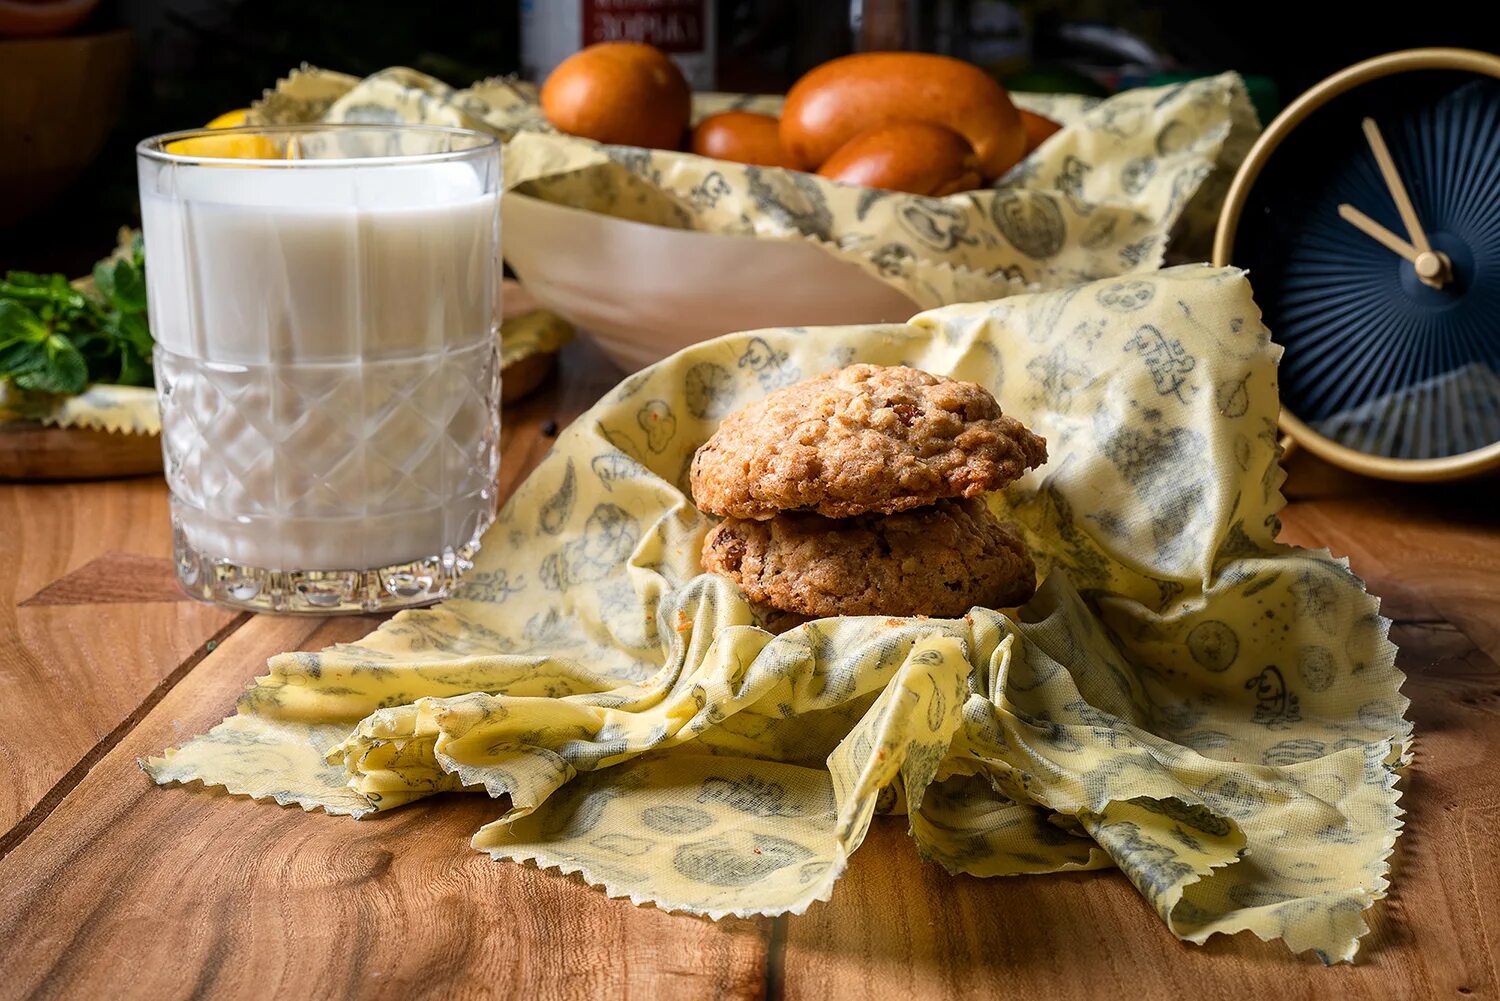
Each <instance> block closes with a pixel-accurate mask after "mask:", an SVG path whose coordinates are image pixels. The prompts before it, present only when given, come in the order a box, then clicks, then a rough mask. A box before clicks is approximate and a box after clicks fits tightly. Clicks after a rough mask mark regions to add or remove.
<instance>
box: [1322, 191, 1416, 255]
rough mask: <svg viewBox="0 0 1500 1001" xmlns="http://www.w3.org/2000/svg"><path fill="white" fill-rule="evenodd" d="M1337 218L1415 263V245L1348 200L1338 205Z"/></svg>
mask: <svg viewBox="0 0 1500 1001" xmlns="http://www.w3.org/2000/svg"><path fill="white" fill-rule="evenodd" d="M1339 218H1341V219H1343V220H1344V221H1345V222H1347V223H1349V224H1350V225H1352V226H1353V227H1354V228H1355V229H1357V230H1359V231H1360V232H1361V233H1363V234H1365V236H1368V237H1369V238H1370V239H1372V240H1374V241H1375V242H1377V243H1379V244H1381V245H1382V246H1385V247H1388V248H1390V249H1391V250H1394V251H1395V252H1396V253H1398V254H1400V255H1401V256H1402V257H1404V258H1406V259H1407V260H1408V261H1411V262H1412V263H1413V264H1415V263H1417V257H1418V251H1417V248H1416V247H1413V246H1412V245H1411V244H1409V243H1407V242H1406V241H1405V240H1403V239H1401V237H1399V236H1397V235H1396V234H1395V233H1392V232H1391V231H1390V230H1388V229H1386V228H1385V227H1384V226H1382V225H1380V223H1378V222H1376V221H1375V220H1374V219H1371V218H1370V217H1369V216H1367V215H1365V214H1364V213H1363V212H1361V211H1360V210H1359V209H1357V208H1355V207H1354V206H1353V205H1350V204H1349V203H1348V202H1345V203H1344V204H1342V205H1340V206H1339Z"/></svg>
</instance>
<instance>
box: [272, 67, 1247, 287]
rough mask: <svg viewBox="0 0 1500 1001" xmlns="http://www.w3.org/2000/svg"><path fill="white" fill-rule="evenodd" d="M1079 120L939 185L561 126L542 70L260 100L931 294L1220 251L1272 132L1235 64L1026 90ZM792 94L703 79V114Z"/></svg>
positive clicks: (516, 178)
mask: <svg viewBox="0 0 1500 1001" xmlns="http://www.w3.org/2000/svg"><path fill="white" fill-rule="evenodd" d="M1012 97H1013V99H1014V101H1015V103H1016V104H1017V106H1019V107H1022V108H1026V109H1028V110H1031V111H1036V112H1038V113H1040V114H1043V115H1047V116H1049V117H1051V118H1053V119H1054V120H1056V121H1058V122H1059V123H1061V124H1063V126H1064V128H1063V129H1062V131H1061V132H1059V133H1058V134H1056V135H1054V136H1053V137H1051V138H1050V139H1048V140H1047V142H1046V143H1044V144H1043V145H1042V146H1041V147H1040V148H1039V149H1037V150H1036V151H1034V152H1033V153H1032V154H1031V155H1030V156H1028V157H1027V158H1026V159H1025V160H1023V161H1022V162H1021V163H1020V164H1018V165H1017V166H1016V167H1015V168H1014V169H1013V170H1012V171H1011V172H1010V173H1009V174H1008V175H1007V176H1006V177H1005V178H1003V179H1001V181H1000V182H999V183H998V184H997V185H996V187H995V188H994V189H993V190H991V189H985V190H980V191H971V192H964V193H961V194H956V195H951V196H948V197H946V198H925V197H921V196H917V195H906V194H899V193H895V192H889V191H881V190H878V189H874V188H865V187H859V186H856V185H847V184H838V183H835V182H832V181H827V180H824V179H823V178H821V177H817V176H816V175H813V174H806V173H801V172H798V171H789V170H782V169H779V168H761V167H747V166H744V165H742V164H737V163H731V162H729V161H726V160H714V159H709V158H706V157H700V156H694V155H692V154H689V153H679V152H674V151H668V150H647V149H641V148H639V147H632V146H601V145H599V144H597V143H593V142H590V141H588V140H586V139H579V138H577V137H574V136H568V135H562V134H559V133H558V132H556V131H555V130H553V129H552V128H551V127H550V126H549V125H548V124H547V122H546V119H545V117H544V116H543V115H542V112H541V108H540V106H539V103H538V98H537V89H536V86H535V85H534V84H529V83H525V82H522V81H517V80H512V79H492V80H482V81H480V82H478V83H476V84H474V85H473V86H472V87H468V88H466V89H463V90H457V89H455V88H453V87H450V86H448V85H447V84H445V83H443V82H442V81H440V80H436V79H434V78H432V77H430V76H427V75H425V74H423V73H419V72H417V71H416V70H412V69H408V68H405V67H395V68H392V69H388V70H383V71H381V72H379V73H376V74H374V75H372V76H369V77H366V78H364V79H363V80H361V79H359V78H357V77H352V76H349V75H347V74H342V73H333V72H330V71H328V70H322V69H317V68H314V67H309V66H304V67H302V68H301V69H299V70H295V71H293V72H292V73H291V74H289V75H288V76H287V77H286V78H284V79H283V80H281V81H280V82H279V83H278V84H277V86H276V87H275V88H274V89H273V90H270V91H268V92H267V93H266V94H265V95H264V97H263V98H262V100H261V101H259V102H257V103H256V105H255V106H254V108H253V110H252V113H251V120H252V121H254V122H257V123H282V124H285V123H297V122H311V121H324V122H363V123H387V122H414V123H427V124H437V125H450V126H458V127H463V128H474V129H481V130H485V131H489V132H493V133H497V134H499V135H501V136H504V137H505V138H506V139H507V140H508V141H507V144H506V150H505V184H506V188H507V189H508V190H515V191H517V192H519V193H521V194H526V195H530V196H533V197H537V198H542V199H544V200H547V201H551V202H556V203H559V204H564V205H568V206H571V207H574V208H580V209H586V210H588V211H592V212H599V213H603V214H606V215H611V216H618V217H621V218H625V219H630V220H633V221H636V222H645V223H651V224H655V225H660V226H669V227H674V228H678V229H694V230H700V231H705V232H715V233H726V234H735V235H748V236H756V237H759V238H764V239H783V240H807V241H810V242H812V243H814V244H816V245H817V246H819V247H821V248H822V249H824V250H826V251H827V252H828V253H830V254H833V255H835V256H837V257H839V258H841V259H844V260H847V261H850V262H852V263H854V264H856V265H858V266H860V267H861V268H863V269H865V270H866V271H867V272H868V273H870V274H871V275H873V276H874V277H876V278H878V279H880V280H881V281H884V282H886V283H888V284H890V285H891V286H893V287H895V288H897V289H899V290H900V291H901V292H903V293H904V294H906V295H907V296H908V297H909V298H910V299H911V300H912V301H913V302H916V303H918V304H919V305H921V306H924V307H927V306H938V305H943V304H945V303H953V302H969V301H975V300H981V299H993V298H996V297H999V296H1003V295H1008V294H1011V293H1014V292H1020V291H1025V290H1027V289H1028V288H1060V287H1063V286H1067V285H1072V284H1077V283H1079V282H1085V281H1090V280H1093V279H1097V278H1103V277H1109V276H1113V275H1121V274H1131V273H1137V272H1146V271H1154V270H1156V269H1158V268H1159V267H1161V265H1162V262H1163V260H1164V259H1166V258H1167V255H1168V251H1169V249H1170V250H1171V252H1172V257H1173V258H1175V259H1177V260H1203V259H1206V258H1207V257H1208V256H1209V247H1210V243H1211V241H1212V237H1213V231H1214V227H1215V225H1216V223H1217V220H1218V213H1219V209H1220V207H1221V206H1222V205H1223V200H1224V194H1225V191H1226V190H1227V189H1228V185H1229V181H1230V179H1231V178H1232V177H1233V174H1234V171H1235V169H1236V168H1237V167H1238V166H1239V164H1240V162H1241V161H1242V160H1243V159H1244V157H1245V155H1246V153H1247V152H1248V151H1249V148H1250V146H1251V144H1252V143H1253V142H1254V140H1255V137H1256V134H1257V133H1258V131H1259V125H1258V123H1257V121H1256V118H1255V112H1254V109H1253V108H1252V107H1251V105H1250V100H1249V97H1248V96H1247V94H1246V91H1245V85H1244V82H1243V81H1242V80H1241V79H1240V78H1239V77H1238V76H1237V75H1236V74H1233V73H1225V74H1222V75H1220V76H1216V77H1206V78H1203V79H1200V80H1194V81H1190V82H1187V83H1179V84H1172V85H1170V86H1166V87H1155V88H1140V89H1136V90H1130V91H1126V92H1123V93H1121V94H1118V95H1115V96H1114V97H1111V98H1109V99H1107V100H1103V101H1098V100H1095V99H1092V98H1082V97H1076V96H1073V95H1048V94H1024V93H1016V94H1013V95H1012ZM781 102H782V99H781V98H779V97H774V96H767V95H751V94H721V93H700V94H695V95H694V97H693V117H694V120H695V121H696V120H697V119H699V118H702V117H704V116H706V115H709V114H713V113H715V112H717V111H722V110H725V109H727V108H744V109H747V110H753V111H760V112H765V113H769V114H776V113H778V112H779V111H780V109H781Z"/></svg>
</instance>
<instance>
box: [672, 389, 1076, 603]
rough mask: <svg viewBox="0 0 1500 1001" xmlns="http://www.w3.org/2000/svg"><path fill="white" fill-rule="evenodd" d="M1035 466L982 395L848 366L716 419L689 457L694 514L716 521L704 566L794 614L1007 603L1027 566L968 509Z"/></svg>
mask: <svg viewBox="0 0 1500 1001" xmlns="http://www.w3.org/2000/svg"><path fill="white" fill-rule="evenodd" d="M1046 459H1047V443H1046V442H1045V441H1044V440H1043V439H1042V438H1040V437H1039V436H1037V435H1035V434H1033V433H1031V432H1030V431H1029V430H1027V429H1026V427H1025V426H1023V425H1022V424H1021V422H1020V421H1017V420H1016V419H1014V418H1012V417H1007V416H1005V415H1004V414H1002V413H1001V411H1000V405H999V404H998V403H997V402H996V401H995V398H994V397H993V396H992V395H990V393H989V392H988V391H987V390H985V389H984V388H983V387H982V386H979V385H976V384H974V383H971V382H958V381H956V380H953V379H947V378H943V377H942V376H936V375H932V374H930V373H927V372H922V371H919V370H917V369H913V368H907V367H904V366H896V367H885V366H880V365H851V366H849V367H848V368H843V369H840V370H838V371H835V372H830V373H827V374H825V375H821V376H818V377H816V378H813V379H808V380H806V381H804V382H800V383H797V384H796V385H793V386H788V387H787V388H785V389H781V390H778V391H776V392H774V393H772V394H771V395H770V396H767V397H766V398H765V399H763V400H761V401H759V402H757V403H754V404H751V405H750V406H747V407H745V408H744V409H742V410H739V411H737V412H735V413H733V414H731V415H730V416H729V417H727V418H726V419H725V420H724V422H723V423H722V424H721V425H720V426H719V429H718V430H717V431H716V432H715V433H714V435H713V437H711V438H710V439H709V440H708V441H707V442H706V443H705V444H704V445H703V447H702V448H700V449H699V450H698V453H697V455H695V456H694V457H693V466H692V490H693V499H694V502H695V503H696V504H697V505H698V507H699V509H700V510H702V511H705V512H707V513H710V514H716V515H721V516H723V517H724V520H723V521H722V522H720V523H719V524H718V525H717V526H715V527H714V528H713V530H712V531H710V532H709V534H708V537H707V539H705V541H704V544H703V568H704V569H705V570H707V571H709V572H711V573H716V574H720V575H721V576H724V577H727V578H729V579H730V580H732V581H734V582H735V583H736V584H738V585H739V586H740V588H741V590H743V591H744V592H745V594H746V596H747V597H749V599H750V600H751V601H753V602H756V603H758V604H761V605H767V606H770V607H772V608H776V609H780V610H781V611H784V612H791V613H794V614H797V615H803V616H814V617H823V616H830V615H891V616H906V615H930V616H936V617H944V618H948V617H955V616H960V615H963V614H964V613H965V612H967V611H968V610H969V609H970V608H972V607H974V606H975V605H979V606H982V607H986V608H1007V607H1011V606H1014V605H1018V604H1020V603H1022V602H1024V601H1026V600H1027V599H1028V598H1030V597H1031V594H1032V592H1033V590H1034V589H1035V586H1036V569H1035V566H1034V565H1033V563H1032V561H1031V556H1030V555H1029V554H1028V553H1027V551H1026V547H1025V545H1024V543H1023V542H1022V539H1021V536H1020V533H1019V532H1018V531H1016V529H1015V528H1014V527H1012V526H1009V525H1004V524H1001V523H1000V522H999V521H997V520H996V519H995V516H994V514H992V513H991V511H990V509H989V507H988V506H987V505H986V504H985V503H984V500H983V499H982V497H981V495H982V494H984V493H986V492H988V491H991V490H998V489H1000V488H1001V487H1003V486H1005V485H1006V484H1008V483H1010V482H1011V481H1013V480H1015V479H1016V478H1018V477H1020V476H1021V475H1022V474H1024V473H1025V472H1026V470H1028V469H1032V468H1035V467H1036V466H1039V465H1041V464H1042V463H1043V462H1045V461H1046Z"/></svg>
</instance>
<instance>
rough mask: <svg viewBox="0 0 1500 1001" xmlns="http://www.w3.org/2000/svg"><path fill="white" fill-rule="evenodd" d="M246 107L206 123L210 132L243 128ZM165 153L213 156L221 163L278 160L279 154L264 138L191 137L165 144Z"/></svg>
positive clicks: (267, 139) (246, 111)
mask: <svg viewBox="0 0 1500 1001" xmlns="http://www.w3.org/2000/svg"><path fill="white" fill-rule="evenodd" d="M249 114H250V109H249V108H236V109H234V110H233V111H226V112H224V113H223V114H222V115H220V116H219V117H217V118H215V119H214V120H213V121H211V122H209V123H208V128H210V129H232V128H235V127H236V126H240V125H244V124H245V119H246V118H247V117H248V116H249ZM167 152H168V153H178V154H181V155H183V156H204V157H214V158H216V159H223V160H280V159H281V151H280V150H279V149H277V148H276V144H275V143H273V142H272V141H271V140H270V139H269V138H267V137H266V136H194V137H193V138H191V139H179V140H177V141H176V142H173V143H168V144H167Z"/></svg>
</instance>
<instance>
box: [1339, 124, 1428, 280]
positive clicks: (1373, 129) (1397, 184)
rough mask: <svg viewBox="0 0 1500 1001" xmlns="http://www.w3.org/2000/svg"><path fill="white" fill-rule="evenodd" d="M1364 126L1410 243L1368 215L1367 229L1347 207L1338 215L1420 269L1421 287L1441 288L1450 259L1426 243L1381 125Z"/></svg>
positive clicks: (1418, 270) (1367, 139) (1364, 216)
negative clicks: (1387, 238) (1348, 213)
mask: <svg viewBox="0 0 1500 1001" xmlns="http://www.w3.org/2000/svg"><path fill="white" fill-rule="evenodd" d="M1362 124H1363V126H1364V130H1365V139H1366V141H1368V142H1369V144H1370V152H1372V153H1374V154H1375V163H1376V165H1377V166H1378V167H1380V173H1381V176H1382V177H1384V178H1385V186H1386V187H1387V188H1389V189H1390V192H1391V200H1392V201H1394V202H1395V203H1396V211H1397V212H1399V213H1401V221H1402V222H1404V223H1405V224H1406V232H1407V235H1409V236H1410V237H1411V243H1409V244H1408V243H1406V242H1405V241H1404V240H1401V239H1400V238H1398V237H1397V236H1396V235H1395V234H1394V233H1392V232H1391V231H1390V230H1388V229H1386V228H1385V227H1383V226H1381V225H1380V224H1379V223H1377V222H1375V220H1373V219H1371V218H1370V217H1369V216H1366V215H1364V214H1363V213H1359V214H1360V216H1361V218H1363V219H1364V221H1365V222H1366V223H1368V224H1369V225H1368V226H1366V225H1362V224H1361V223H1359V222H1357V221H1355V220H1354V219H1352V218H1350V217H1349V215H1347V214H1346V213H1345V212H1344V208H1345V207H1346V206H1342V205H1341V206H1339V215H1341V216H1343V217H1344V219H1346V220H1348V221H1349V222H1352V223H1354V225H1355V226H1358V227H1359V228H1360V229H1361V230H1362V231H1363V232H1364V233H1365V234H1366V235H1368V236H1372V237H1374V238H1375V239H1377V240H1379V241H1380V242H1381V243H1383V244H1385V245H1386V246H1387V247H1390V248H1391V249H1392V250H1394V251H1396V253H1398V254H1400V255H1401V256H1403V257H1405V258H1406V259H1407V260H1408V261H1411V263H1412V266H1413V267H1415V268H1416V270H1417V277H1418V278H1420V279H1421V280H1422V284H1424V285H1430V286H1431V287H1433V288H1442V287H1443V286H1444V285H1446V284H1448V281H1449V279H1451V278H1452V277H1453V274H1452V263H1451V262H1450V261H1449V260H1448V256H1447V255H1446V254H1444V253H1443V252H1442V251H1434V250H1433V249H1432V244H1430V243H1428V242H1427V234H1426V233H1425V232H1424V231H1423V229H1422V223H1421V220H1419V219H1418V218H1417V210H1416V208H1415V207H1414V206H1413V205H1412V203H1411V196H1410V195H1408V194H1407V193H1406V185H1405V184H1403V183H1402V182H1401V175H1400V174H1398V173H1397V172H1396V161H1395V160H1394V159H1392V158H1391V151H1390V149H1389V148H1387V146H1386V144H1385V137H1384V136H1382V135H1381V134H1380V126H1378V125H1376V124H1375V119H1373V118H1366V119H1365V120H1364V122H1363V123H1362ZM1348 208H1349V210H1350V211H1351V212H1358V210H1357V209H1354V208H1353V207H1352V206H1349V207H1348ZM1369 227H1375V229H1379V230H1380V231H1381V232H1382V233H1384V234H1385V235H1386V236H1388V237H1390V238H1391V239H1392V240H1396V242H1397V243H1399V244H1401V246H1400V247H1397V246H1395V245H1394V244H1392V243H1390V242H1388V241H1387V240H1386V239H1384V238H1383V237H1381V236H1377V235H1376V234H1375V232H1374V231H1373V230H1372V229H1370V228H1369ZM1403 247H1404V248H1406V249H1408V250H1413V251H1414V253H1413V254H1408V253H1406V251H1405V250H1403V249H1402V248H1403Z"/></svg>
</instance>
